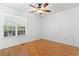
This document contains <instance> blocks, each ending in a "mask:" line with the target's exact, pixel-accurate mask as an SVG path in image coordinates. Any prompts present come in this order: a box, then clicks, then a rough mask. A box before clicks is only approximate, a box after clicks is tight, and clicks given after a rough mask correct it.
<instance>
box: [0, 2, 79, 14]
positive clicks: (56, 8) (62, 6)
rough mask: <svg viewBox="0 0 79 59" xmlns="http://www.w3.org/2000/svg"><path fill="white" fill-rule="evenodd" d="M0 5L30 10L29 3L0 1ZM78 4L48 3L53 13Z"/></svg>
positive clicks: (78, 4)
mask: <svg viewBox="0 0 79 59" xmlns="http://www.w3.org/2000/svg"><path fill="white" fill-rule="evenodd" d="M0 5H4V6H8V7H11V8H14V9H17V10H20V11H25V12H30V11H31V7H30V6H29V5H30V4H29V3H0ZM77 6H79V3H51V4H49V9H50V10H52V11H54V12H55V13H57V12H60V11H64V10H68V9H71V8H74V7H77Z"/></svg>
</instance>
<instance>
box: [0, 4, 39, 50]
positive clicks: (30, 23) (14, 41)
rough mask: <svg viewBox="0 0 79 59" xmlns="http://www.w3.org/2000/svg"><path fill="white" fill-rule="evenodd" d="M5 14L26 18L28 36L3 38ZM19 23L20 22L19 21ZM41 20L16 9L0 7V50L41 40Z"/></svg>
mask: <svg viewBox="0 0 79 59" xmlns="http://www.w3.org/2000/svg"><path fill="white" fill-rule="evenodd" d="M3 13H7V14H12V15H16V16H24V17H26V19H27V21H26V22H27V24H26V28H27V29H26V32H27V33H26V36H16V37H7V38H4V37H3V30H4V29H3V22H4V21H3V20H4V19H3V15H2V14H3ZM18 21H19V20H18ZM18 21H17V22H18ZM39 23H40V21H39V18H38V17H36V16H35V15H31V14H29V13H24V12H21V11H19V10H16V9H12V8H9V7H5V6H2V5H0V49H3V48H8V47H11V46H15V45H18V44H22V43H26V42H30V41H33V40H36V39H38V38H39V32H40V31H39V27H40V25H39Z"/></svg>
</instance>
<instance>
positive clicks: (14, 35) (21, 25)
mask: <svg viewBox="0 0 79 59" xmlns="http://www.w3.org/2000/svg"><path fill="white" fill-rule="evenodd" d="M0 56H79V3H0Z"/></svg>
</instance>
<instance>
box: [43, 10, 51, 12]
mask: <svg viewBox="0 0 79 59" xmlns="http://www.w3.org/2000/svg"><path fill="white" fill-rule="evenodd" d="M43 11H45V12H51V10H43Z"/></svg>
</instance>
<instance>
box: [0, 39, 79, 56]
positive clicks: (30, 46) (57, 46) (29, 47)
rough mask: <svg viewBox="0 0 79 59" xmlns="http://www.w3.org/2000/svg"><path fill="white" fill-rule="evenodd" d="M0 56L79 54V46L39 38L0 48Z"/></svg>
mask: <svg viewBox="0 0 79 59" xmlns="http://www.w3.org/2000/svg"><path fill="white" fill-rule="evenodd" d="M0 55H1V56H79V48H78V47H74V46H70V45H66V44H62V43H58V42H53V41H49V40H45V39H40V40H36V41H32V42H29V43H25V44H22V45H17V46H15V47H11V48H7V49H2V50H0Z"/></svg>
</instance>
